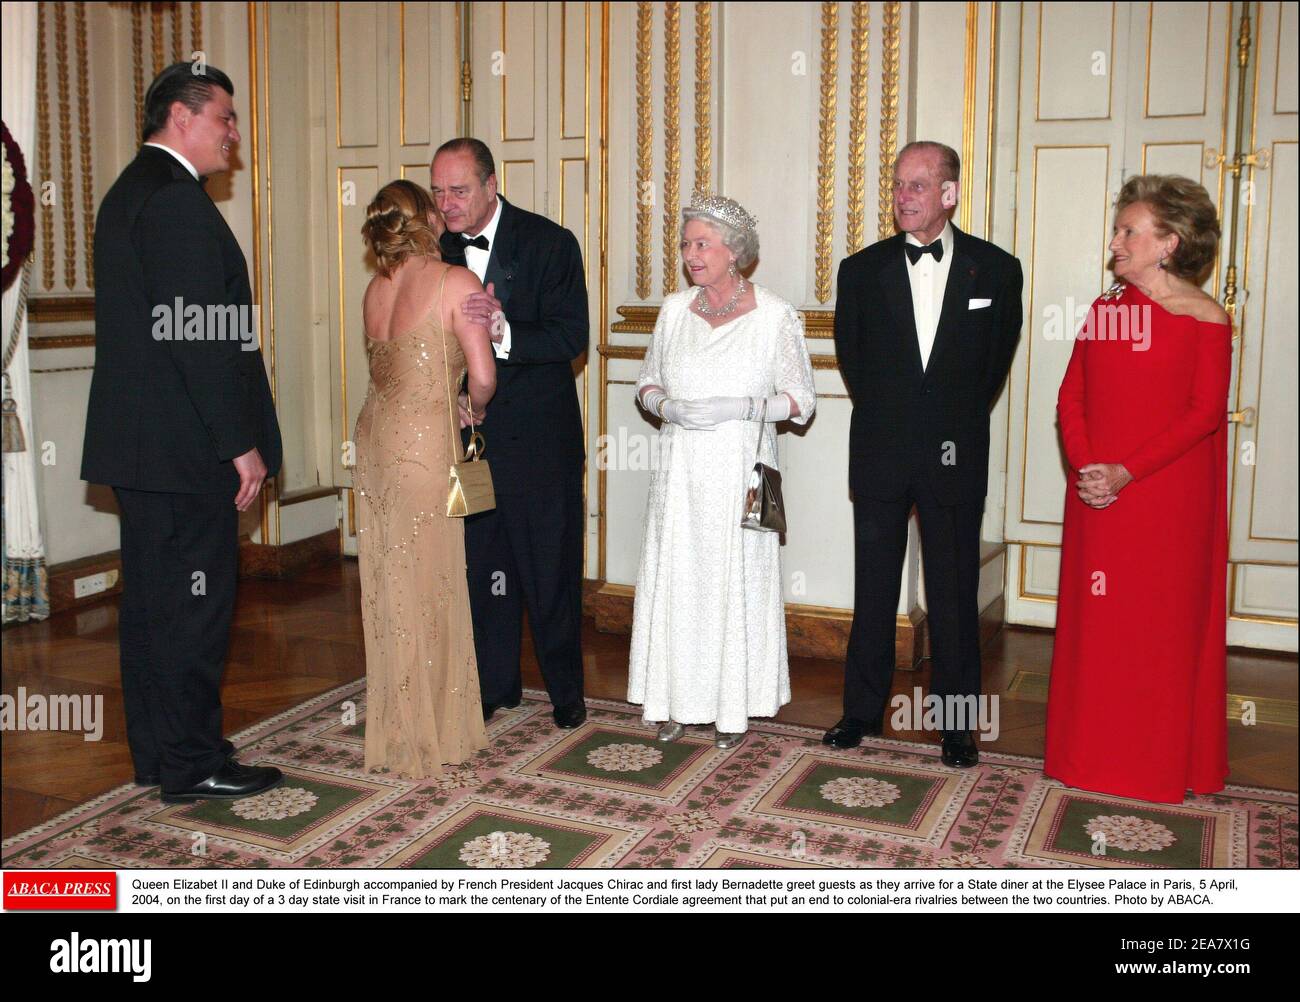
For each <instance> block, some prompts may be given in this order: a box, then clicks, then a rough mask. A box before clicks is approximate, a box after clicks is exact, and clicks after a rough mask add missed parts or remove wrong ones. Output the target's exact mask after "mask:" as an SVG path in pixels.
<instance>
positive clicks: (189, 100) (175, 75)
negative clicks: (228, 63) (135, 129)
mask: <svg viewBox="0 0 1300 1002" xmlns="http://www.w3.org/2000/svg"><path fill="white" fill-rule="evenodd" d="M213 87H220V88H221V89H222V90H224V91H225V92H226V93H227V94H229V95H230V96H231V97H234V96H235V85H234V84H232V83H231V82H230V77H228V76H226V75H225V74H224V73H222V72H221V71H220V70H219V69H217V68H216V67H215V66H206V65H205V64H203V63H198V62H194V63H172V64H171V65H170V66H168V67H167V68H166V69H165V70H163V71H162V72H161V73H159V74H158V75H157V76H156V77H154V81H153V83H151V84H150V85H149V89H148V90H147V91H145V95H144V128H143V131H142V135H143V136H144V139H145V141H146V142H148V141H149V140H150V139H152V138H153V137H154V136H156V135H157V134H158V133H160V132H162V130H163V129H165V128H167V117H168V115H170V114H171V107H172V104H173V103H175V102H176V101H180V102H181V103H182V104H183V105H185V107H187V108H189V109H190V111H192V112H194V114H196V115H197V114H199V113H200V112H202V111H203V106H204V105H205V104H207V103H208V102H209V101H210V100H212V88H213Z"/></svg>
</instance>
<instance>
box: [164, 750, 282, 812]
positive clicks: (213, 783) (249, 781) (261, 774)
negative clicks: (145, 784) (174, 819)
mask: <svg viewBox="0 0 1300 1002" xmlns="http://www.w3.org/2000/svg"><path fill="white" fill-rule="evenodd" d="M283 782H284V773H282V772H281V771H280V770H279V769H276V768H273V767H271V766H260V765H242V764H241V763H240V762H238V761H237V760H235V759H233V758H230V759H226V761H225V762H223V763H222V764H221V768H220V769H218V770H217V771H216V772H214V773H213V774H212V775H211V776H209V777H208V778H207V779H205V780H202V781H200V782H198V783H195V784H194V785H193V786H187V787H185V788H183V789H180V790H163V791H162V801H163V803H164V804H185V803H189V802H190V801H194V800H238V799H239V798H240V797H251V796H254V795H256V794H258V793H265V792H266V791H267V790H270V789H272V788H274V787H277V786H279V785H280V784H281V783H283Z"/></svg>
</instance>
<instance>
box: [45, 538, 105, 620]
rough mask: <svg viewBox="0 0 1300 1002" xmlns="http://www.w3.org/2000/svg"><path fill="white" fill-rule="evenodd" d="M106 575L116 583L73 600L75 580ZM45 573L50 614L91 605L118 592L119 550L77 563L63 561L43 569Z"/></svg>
mask: <svg viewBox="0 0 1300 1002" xmlns="http://www.w3.org/2000/svg"><path fill="white" fill-rule="evenodd" d="M109 573H116V575H117V580H116V581H115V582H114V583H113V586H112V587H111V588H109V589H107V590H105V591H101V592H96V593H95V594H94V595H87V596H85V597H84V598H77V597H76V589H75V585H76V581H77V579H78V578H84V577H89V576H90V575H92V574H109ZM45 574H46V579H47V580H48V581H49V583H50V614H51V615H53V614H54V613H56V612H64V611H66V610H68V609H80V608H83V607H85V606H88V605H94V604H95V603H96V602H99V601H101V600H103V599H105V598H109V597H111V596H113V595H120V594H121V593H122V551H121V550H110V551H109V552H107V553H97V554H94V555H93V556H89V557H81V558H79V559H77V560H67V561H64V562H63V563H61V564H51V565H50V566H49V567H48V568H46V572H45Z"/></svg>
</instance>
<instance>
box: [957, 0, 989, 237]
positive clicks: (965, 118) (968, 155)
mask: <svg viewBox="0 0 1300 1002" xmlns="http://www.w3.org/2000/svg"><path fill="white" fill-rule="evenodd" d="M979 34H980V5H979V4H978V3H976V2H975V0H968V2H967V4H966V56H965V64H964V66H965V71H966V72H965V83H964V85H963V89H962V109H961V163H962V167H964V168H965V170H966V180H967V181H968V182H969V181H973V180H974V178H975V169H974V168H975V85H976V82H977V81H976V77H977V73H976V60H977V59H978V58H979V54H978V51H977V49H978V43H979ZM990 86H992V83H990ZM970 195H971V192H970V191H967V190H966V187H965V185H963V186H962V191H961V208H960V209H959V210H958V217H959V218H960V220H961V224H960V225H961V228H962V230H964V231H965V232H966V233H969V232H970V218H971V200H970Z"/></svg>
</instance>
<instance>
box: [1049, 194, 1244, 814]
mask: <svg viewBox="0 0 1300 1002" xmlns="http://www.w3.org/2000/svg"><path fill="white" fill-rule="evenodd" d="M1115 208H1116V215H1115V227H1114V233H1115V235H1114V238H1113V239H1112V240H1111V242H1110V250H1111V252H1112V254H1113V260H1112V263H1111V271H1112V272H1113V273H1114V275H1115V278H1116V279H1117V281H1116V283H1115V285H1114V286H1112V287H1111V289H1110V290H1109V291H1108V292H1106V293H1105V294H1104V295H1102V296H1101V297H1100V298H1099V299H1098V300H1097V301H1096V302H1095V303H1093V306H1092V310H1091V311H1090V312H1089V317H1088V321H1087V323H1085V325H1084V328H1083V330H1082V331H1081V332H1080V333H1079V335H1078V340H1077V341H1076V342H1075V345H1074V353H1073V354H1072V355H1071V357H1070V364H1069V367H1068V369H1067V370H1066V374H1065V380H1064V381H1063V382H1062V384H1061V390H1060V396H1059V399H1058V413H1059V416H1060V427H1061V437H1062V440H1063V441H1064V444H1065V454H1066V457H1067V459H1068V461H1069V465H1070V467H1071V469H1072V471H1073V472H1074V474H1075V475H1076V476H1075V477H1074V478H1073V479H1074V481H1075V482H1074V483H1073V485H1072V486H1071V488H1070V490H1069V495H1068V496H1067V498H1066V505H1065V508H1066V510H1065V528H1064V535H1063V538H1062V545H1061V585H1060V599H1059V605H1058V608H1057V625H1056V646H1055V651H1054V654H1053V658H1052V678H1051V690H1050V695H1049V699H1048V705H1047V757H1046V762H1045V764H1044V771H1045V772H1046V773H1047V775H1049V776H1053V777H1055V778H1057V779H1059V780H1061V781H1062V782H1064V783H1067V784H1068V785H1070V786H1077V787H1082V788H1083V789H1087V790H1096V791H1100V792H1103V793H1111V794H1117V795H1119V796H1123V797H1132V798H1135V799H1140V800H1147V801H1157V802H1162V803H1181V802H1182V800H1183V796H1184V794H1185V792H1186V791H1187V790H1191V791H1193V792H1194V793H1213V792H1215V791H1217V790H1221V789H1223V783H1224V780H1225V779H1226V777H1227V774H1228V753H1227V722H1226V700H1227V695H1226V624H1227V616H1226V609H1225V590H1226V581H1227V559H1228V553H1227V549H1228V547H1227V538H1228V525H1227V423H1226V422H1227V398H1228V382H1229V373H1230V371H1231V367H1232V328H1231V326H1230V324H1229V321H1228V316H1227V314H1226V313H1224V311H1223V310H1222V309H1221V308H1220V307H1219V305H1218V303H1216V302H1215V301H1214V300H1213V299H1212V298H1211V297H1210V296H1208V295H1206V294H1205V293H1204V292H1202V291H1201V289H1200V288H1199V287H1198V284H1199V283H1200V282H1201V281H1203V280H1204V278H1205V276H1206V275H1207V274H1208V273H1209V270H1210V267H1211V265H1212V264H1213V261H1214V256H1215V251H1216V248H1217V246H1218V240H1219V226H1218V220H1217V218H1216V213H1215V209H1214V204H1213V203H1212V202H1211V201H1210V197H1209V195H1208V194H1207V193H1206V191H1205V189H1204V188H1203V187H1201V185H1199V184H1196V183H1195V182H1193V181H1189V180H1188V179H1186V178H1182V177H1175V176H1160V175H1141V176H1138V177H1133V178H1130V179H1129V181H1128V182H1127V183H1126V184H1125V185H1124V188H1123V190H1122V191H1121V192H1120V196H1119V199H1118V201H1117V203H1116V207H1115Z"/></svg>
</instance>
